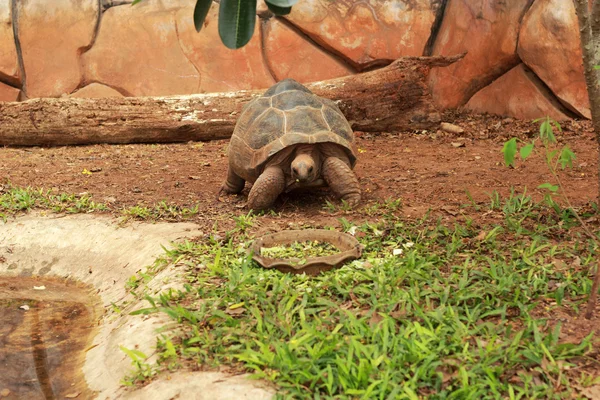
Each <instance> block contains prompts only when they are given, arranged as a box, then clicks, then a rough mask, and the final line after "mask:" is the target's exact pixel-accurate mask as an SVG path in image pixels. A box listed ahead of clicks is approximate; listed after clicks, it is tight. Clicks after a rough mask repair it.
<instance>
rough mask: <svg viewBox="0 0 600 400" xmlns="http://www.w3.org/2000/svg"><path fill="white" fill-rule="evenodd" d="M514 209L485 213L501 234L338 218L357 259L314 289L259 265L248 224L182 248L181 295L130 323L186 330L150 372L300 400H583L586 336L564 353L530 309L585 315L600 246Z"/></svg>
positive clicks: (142, 376)
mask: <svg viewBox="0 0 600 400" xmlns="http://www.w3.org/2000/svg"><path fill="white" fill-rule="evenodd" d="M509 201H510V204H506V203H505V204H503V205H502V204H494V205H495V206H498V207H499V208H501V209H502V208H503V211H502V212H503V215H504V219H503V222H502V223H501V224H499V225H495V226H476V224H474V223H473V221H471V220H467V221H464V222H460V223H459V222H456V223H455V224H454V225H445V224H442V223H441V222H439V221H438V222H436V221H430V220H423V221H419V222H416V223H406V222H403V221H401V220H399V219H397V218H395V217H392V216H389V217H385V218H383V219H382V220H380V221H378V222H373V223H362V224H360V225H358V224H356V225H355V224H353V223H352V221H349V220H346V219H344V220H342V221H341V223H342V226H343V227H344V229H345V230H347V231H351V232H353V233H354V234H355V235H356V236H357V237H358V238H359V239H360V241H361V243H362V244H363V245H364V246H365V248H364V252H363V256H362V258H361V259H360V260H356V261H353V262H352V263H350V264H348V265H346V266H344V267H342V268H341V269H338V270H335V271H330V272H328V273H325V274H322V275H320V276H318V277H307V276H304V275H289V274H281V273H279V272H277V271H271V270H264V269H262V268H260V267H258V266H257V265H256V264H255V263H254V262H253V261H252V260H251V258H250V257H249V256H248V255H247V254H246V249H247V248H248V246H249V244H250V240H251V237H250V236H249V232H250V228H251V227H249V226H246V225H245V224H244V229H236V230H235V232H232V233H231V234H229V235H227V239H226V240H217V239H215V238H214V237H211V238H208V239H206V240H205V241H202V242H199V243H191V242H186V243H184V244H182V245H180V246H179V247H178V248H176V249H175V250H172V251H171V253H170V254H169V257H171V259H172V260H177V264H178V265H182V266H184V268H186V271H187V283H186V285H185V289H184V290H169V291H166V292H163V293H161V294H160V295H159V296H156V297H150V296H147V295H146V296H145V298H146V299H147V301H148V303H149V307H148V308H145V309H142V310H139V311H136V313H137V314H147V313H154V312H164V313H167V314H168V315H169V316H170V317H171V318H173V320H174V321H176V322H177V323H178V324H179V327H180V329H178V330H177V333H176V334H173V333H171V334H168V333H164V334H163V335H161V336H160V337H159V338H158V352H159V360H158V363H157V364H156V365H155V366H153V367H152V370H153V371H158V370H163V369H175V368H178V367H179V366H190V367H192V368H211V367H216V366H218V365H222V364H225V365H229V366H231V367H232V368H235V369H239V370H243V371H250V372H252V373H253V374H254V375H255V376H256V377H257V378H263V379H267V380H270V381H273V382H274V383H275V384H276V385H277V386H278V388H279V392H278V395H277V396H278V397H279V398H294V399H303V398H306V399H309V398H310V399H314V398H331V399H333V398H335V399H342V398H352V399H355V398H364V399H389V398H391V399H403V398H405V399H418V398H424V397H426V398H432V399H451V398H452V399H465V398H473V399H484V398H485V399H487V398H511V399H531V398H543V399H547V398H557V399H558V398H571V396H575V397H577V396H576V393H577V390H578V389H577V388H580V387H581V385H583V384H588V385H591V384H593V382H596V381H597V379H596V377H595V376H593V375H591V374H590V373H585V371H584V370H583V369H582V370H578V368H582V366H583V365H584V364H587V363H588V362H589V360H590V359H591V358H593V357H597V356H598V353H597V350H596V353H594V350H593V348H592V341H593V338H592V337H591V336H588V337H586V338H585V339H584V340H582V341H580V342H578V343H575V344H573V343H567V342H565V341H564V340H561V338H562V336H561V335H562V334H561V328H562V327H561V323H560V322H557V323H555V322H556V321H549V320H547V319H543V318H539V317H537V315H539V313H537V310H538V309H539V308H540V307H541V308H550V309H552V308H556V309H559V308H560V309H561V310H566V311H567V312H570V313H577V312H578V311H579V307H580V305H581V304H582V302H584V301H585V295H586V294H587V293H589V291H590V287H591V279H590V277H589V276H588V274H589V269H588V264H589V263H590V262H592V260H593V259H595V258H596V257H597V253H596V252H597V249H596V248H595V247H594V245H593V244H591V242H585V241H584V240H583V239H581V238H579V237H578V236H577V233H572V232H571V231H569V230H567V229H566V228H565V226H566V225H569V224H566V223H565V222H564V218H563V217H560V216H559V217H556V218H555V217H551V218H550V217H548V214H549V213H551V211H552V210H551V209H550V210H548V207H547V206H542V205H535V206H531V207H530V203H529V201H528V200H527V199H524V198H521V199H517V200H514V199H512V200H511V199H509ZM499 212H500V211H499ZM524 214H526V215H524ZM559 215H563V214H559ZM519 221H520V228H519V226H517V225H518V224H519ZM561 221H562V222H561ZM569 221H570V220H569ZM523 225H527V227H523ZM569 226H570V225H569ZM238 228H239V227H238ZM570 232H571V233H570ZM569 235H571V237H570V240H568V241H567V240H562V239H564V237H566V236H569ZM557 238H558V239H560V240H557ZM574 243H578V244H574ZM574 260H578V261H577V263H574ZM162 262H164V260H163V261H162ZM136 290H143V287H138V288H137V289H136ZM137 363H138V364H136V365H139V363H140V361H139V360H138V361H137ZM142 365H143V364H142ZM596 367H597V366H596ZM138 368H139V366H138ZM147 371H148V367H147V366H146V365H144V369H140V370H139V371H138V373H137V374H134V375H132V376H130V377H129V378H128V382H129V383H130V384H131V383H135V382H136V381H144V380H147V379H149V376H148V373H147ZM596 371H598V368H597V369H596Z"/></svg>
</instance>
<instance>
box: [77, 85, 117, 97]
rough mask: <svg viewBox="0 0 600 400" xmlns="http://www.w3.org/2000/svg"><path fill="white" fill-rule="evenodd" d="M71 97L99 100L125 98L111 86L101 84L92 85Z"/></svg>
mask: <svg viewBox="0 0 600 400" xmlns="http://www.w3.org/2000/svg"><path fill="white" fill-rule="evenodd" d="M69 97H76V98H96V99H98V98H104V97H123V95H122V94H121V93H119V92H117V91H116V90H115V89H113V88H111V87H109V86H106V85H102V84H101V83H92V84H89V85H87V86H85V87H82V88H81V89H79V90H78V91H76V92H73V93H71V94H70V95H69Z"/></svg>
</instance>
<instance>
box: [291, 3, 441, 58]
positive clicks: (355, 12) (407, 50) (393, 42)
mask: <svg viewBox="0 0 600 400" xmlns="http://www.w3.org/2000/svg"><path fill="white" fill-rule="evenodd" d="M438 4H439V2H438V1H430V0H385V1H380V0H366V1H365V0H346V1H330V0H308V1H300V2H298V3H297V4H296V5H295V6H294V7H293V8H292V12H291V13H290V15H289V16H287V17H286V18H287V19H288V20H290V21H291V22H292V23H293V24H294V25H296V26H297V27H299V28H300V29H301V30H302V31H303V32H305V33H306V34H307V35H309V36H310V37H311V38H312V39H314V40H315V41H316V42H318V43H321V44H323V45H324V46H326V47H328V48H331V49H333V50H334V51H336V52H337V53H339V54H343V55H344V56H345V57H346V58H348V59H349V60H351V61H353V62H354V63H356V64H357V65H358V66H360V65H368V64H369V63H371V62H372V61H374V60H378V59H396V58H398V57H401V56H417V55H419V56H420V55H422V54H423V49H424V47H425V44H426V43H427V40H428V38H429V34H430V31H431V26H432V24H433V21H434V20H435V14H436V10H437V8H438Z"/></svg>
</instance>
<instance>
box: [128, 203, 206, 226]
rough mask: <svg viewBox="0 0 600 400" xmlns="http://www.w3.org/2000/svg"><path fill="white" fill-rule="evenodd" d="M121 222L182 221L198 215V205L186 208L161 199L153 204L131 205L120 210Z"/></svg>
mask: <svg viewBox="0 0 600 400" xmlns="http://www.w3.org/2000/svg"><path fill="white" fill-rule="evenodd" d="M121 215H123V220H122V222H127V221H129V220H139V221H159V220H160V221H182V220H187V219H191V218H193V217H195V216H196V215H198V205H196V206H194V207H191V208H188V207H182V206H179V205H176V204H167V202H166V201H161V202H159V203H157V204H156V205H154V206H151V207H146V206H139V205H136V206H132V207H128V208H125V209H123V210H122V211H121Z"/></svg>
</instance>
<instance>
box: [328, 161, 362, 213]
mask: <svg viewBox="0 0 600 400" xmlns="http://www.w3.org/2000/svg"><path fill="white" fill-rule="evenodd" d="M323 178H325V181H326V182H327V184H328V185H329V187H330V188H331V191H332V192H333V193H334V194H335V195H336V196H338V197H340V198H341V199H342V200H344V201H346V202H348V204H349V205H350V206H351V207H354V206H356V205H357V204H358V203H359V202H360V185H359V184H358V179H357V178H356V175H355V174H354V172H353V171H352V170H351V169H350V167H349V166H348V164H347V163H345V162H344V161H342V160H340V159H339V158H337V157H328V158H326V159H325V161H324V162H323Z"/></svg>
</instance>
